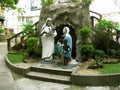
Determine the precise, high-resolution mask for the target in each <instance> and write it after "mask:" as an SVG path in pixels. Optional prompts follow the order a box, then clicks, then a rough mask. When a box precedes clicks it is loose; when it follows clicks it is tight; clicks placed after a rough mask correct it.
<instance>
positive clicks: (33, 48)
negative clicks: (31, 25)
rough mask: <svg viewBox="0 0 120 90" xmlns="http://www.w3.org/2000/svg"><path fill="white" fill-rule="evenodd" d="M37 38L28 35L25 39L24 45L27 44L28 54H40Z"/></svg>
mask: <svg viewBox="0 0 120 90" xmlns="http://www.w3.org/2000/svg"><path fill="white" fill-rule="evenodd" d="M38 42H39V39H38V38H36V37H29V38H28V39H27V42H26V45H27V53H28V55H29V56H34V57H36V56H40V54H41V51H40V49H39V43H38Z"/></svg>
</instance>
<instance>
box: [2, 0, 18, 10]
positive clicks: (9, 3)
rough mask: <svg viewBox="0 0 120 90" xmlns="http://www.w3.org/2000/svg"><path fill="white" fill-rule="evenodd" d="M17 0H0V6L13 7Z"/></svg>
mask: <svg viewBox="0 0 120 90" xmlns="http://www.w3.org/2000/svg"><path fill="white" fill-rule="evenodd" d="M18 1H19V0H0V7H1V8H3V9H4V8H7V9H15V8H16V6H15V4H17V3H18Z"/></svg>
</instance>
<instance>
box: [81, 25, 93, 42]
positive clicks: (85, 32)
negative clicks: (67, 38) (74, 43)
mask: <svg viewBox="0 0 120 90" xmlns="http://www.w3.org/2000/svg"><path fill="white" fill-rule="evenodd" d="M91 33H92V30H91V29H90V28H87V27H86V28H81V29H80V36H81V41H82V43H81V44H88V43H89V38H90V36H91Z"/></svg>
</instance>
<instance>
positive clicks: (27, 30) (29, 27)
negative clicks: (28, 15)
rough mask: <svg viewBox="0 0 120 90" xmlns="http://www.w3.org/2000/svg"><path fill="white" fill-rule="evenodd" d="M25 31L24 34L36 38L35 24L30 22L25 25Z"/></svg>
mask: <svg viewBox="0 0 120 90" xmlns="http://www.w3.org/2000/svg"><path fill="white" fill-rule="evenodd" d="M23 31H24V33H26V34H28V36H29V37H30V36H35V33H34V24H33V23H32V22H28V23H26V24H23Z"/></svg>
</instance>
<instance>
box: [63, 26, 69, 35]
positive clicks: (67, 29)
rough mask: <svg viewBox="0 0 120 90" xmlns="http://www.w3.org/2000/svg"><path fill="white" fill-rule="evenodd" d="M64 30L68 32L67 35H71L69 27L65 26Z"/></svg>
mask: <svg viewBox="0 0 120 90" xmlns="http://www.w3.org/2000/svg"><path fill="white" fill-rule="evenodd" d="M63 29H64V30H66V34H69V32H70V29H69V27H67V26H65V27H64V28H63Z"/></svg>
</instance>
